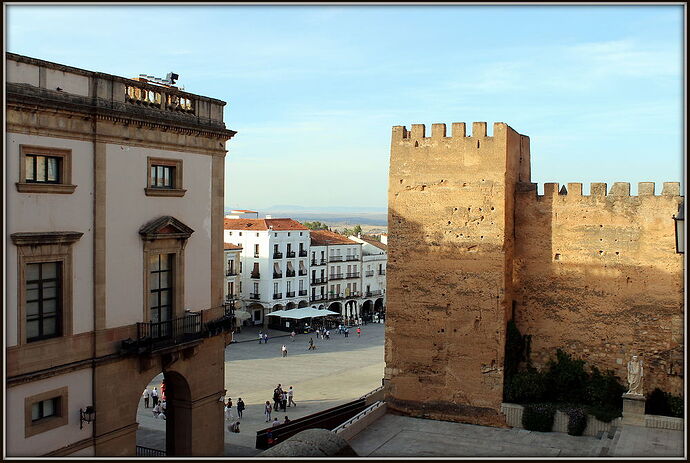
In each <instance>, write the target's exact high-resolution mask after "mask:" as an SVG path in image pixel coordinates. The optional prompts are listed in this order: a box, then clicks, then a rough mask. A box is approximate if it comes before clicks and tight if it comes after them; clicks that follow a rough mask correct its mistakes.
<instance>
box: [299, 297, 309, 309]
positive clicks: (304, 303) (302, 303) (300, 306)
mask: <svg viewBox="0 0 690 463" xmlns="http://www.w3.org/2000/svg"><path fill="white" fill-rule="evenodd" d="M308 305H309V302H307V301H306V300H304V299H302V300H301V301H299V304H297V307H299V308H302V307H306V306H308Z"/></svg>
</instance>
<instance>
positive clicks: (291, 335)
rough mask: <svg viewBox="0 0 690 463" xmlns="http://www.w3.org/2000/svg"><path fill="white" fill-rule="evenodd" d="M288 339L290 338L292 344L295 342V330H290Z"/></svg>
mask: <svg viewBox="0 0 690 463" xmlns="http://www.w3.org/2000/svg"><path fill="white" fill-rule="evenodd" d="M290 337H291V338H292V342H295V330H292V333H290Z"/></svg>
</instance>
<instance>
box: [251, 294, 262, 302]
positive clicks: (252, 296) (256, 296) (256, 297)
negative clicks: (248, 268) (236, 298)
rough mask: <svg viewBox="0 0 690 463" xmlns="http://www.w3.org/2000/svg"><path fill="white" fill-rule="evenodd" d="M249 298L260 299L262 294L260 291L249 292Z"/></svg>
mask: <svg viewBox="0 0 690 463" xmlns="http://www.w3.org/2000/svg"><path fill="white" fill-rule="evenodd" d="M249 299H254V300H257V301H258V300H259V299H261V296H260V295H259V293H249Z"/></svg>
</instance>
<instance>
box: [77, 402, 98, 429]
mask: <svg viewBox="0 0 690 463" xmlns="http://www.w3.org/2000/svg"><path fill="white" fill-rule="evenodd" d="M94 421H96V410H94V408H93V406H91V405H89V406H87V407H86V410H84V409H81V408H80V409H79V429H82V428H83V427H84V423H85V422H86V423H93V422H94Z"/></svg>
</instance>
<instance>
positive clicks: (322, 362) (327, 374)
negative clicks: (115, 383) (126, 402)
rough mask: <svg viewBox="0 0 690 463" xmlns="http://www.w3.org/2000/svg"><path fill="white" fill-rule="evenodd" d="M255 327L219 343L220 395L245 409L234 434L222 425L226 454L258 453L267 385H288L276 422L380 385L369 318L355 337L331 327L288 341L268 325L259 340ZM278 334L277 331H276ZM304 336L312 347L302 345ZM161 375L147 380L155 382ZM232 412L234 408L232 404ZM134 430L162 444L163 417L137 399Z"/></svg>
mask: <svg viewBox="0 0 690 463" xmlns="http://www.w3.org/2000/svg"><path fill="white" fill-rule="evenodd" d="M258 332H259V328H244V329H243V330H242V332H241V333H236V334H235V337H234V339H235V340H236V341H239V342H236V343H233V344H230V345H229V346H228V347H227V348H226V349H225V388H226V389H227V394H226V398H227V397H230V398H232V401H233V404H234V405H236V404H237V399H238V398H239V397H241V398H242V400H243V401H244V403H245V405H246V407H247V408H246V409H245V411H244V414H243V419H242V420H241V424H240V430H241V432H240V433H239V434H237V433H231V432H229V431H227V429H226V430H225V455H226V456H252V455H257V454H258V453H260V451H259V450H256V449H255V443H256V431H258V430H260V429H263V428H265V427H268V426H269V423H266V422H265V417H264V413H263V407H264V404H265V402H266V401H267V400H269V401H270V402H271V404H273V389H274V388H275V387H276V386H277V385H278V383H280V384H282V385H283V387H284V388H285V389H287V388H288V387H289V386H292V387H293V389H294V391H295V396H294V400H295V403H296V404H297V407H290V408H288V409H287V411H286V412H282V411H278V412H275V411H274V412H273V416H272V417H276V416H277V417H278V418H279V419H280V420H281V422H282V421H283V419H284V418H285V415H287V416H288V417H289V418H290V419H296V418H300V417H302V416H306V415H310V414H312V413H315V412H318V411H321V410H324V409H327V408H330V407H334V406H336V405H340V404H343V403H346V402H350V401H352V400H355V399H357V398H359V397H361V396H363V395H364V394H366V393H368V392H371V391H372V390H373V389H376V388H377V387H379V386H381V379H382V378H383V369H384V360H383V336H384V325H383V324H378V323H373V324H368V325H366V326H362V336H361V337H360V338H357V333H356V332H355V330H354V329H350V335H349V337H348V338H345V337H344V335H339V334H336V333H335V330H331V339H330V340H329V341H326V340H322V339H318V340H317V339H316V336H315V335H313V334H308V335H307V334H299V335H297V336H295V341H294V342H292V341H291V339H290V337H289V335H288V336H286V334H287V333H285V332H282V331H277V330H268V335H269V340H268V344H263V343H262V344H259V342H258ZM280 336H282V337H280ZM309 338H313V339H314V343H315V344H316V346H317V348H316V350H315V351H307V345H308V343H309ZM283 344H285V345H286V346H287V348H288V356H287V357H286V358H282V357H281V349H280V348H281V346H282V345H283ZM162 379H163V375H162V374H160V375H158V376H157V377H156V378H154V379H153V381H152V382H151V385H150V387H151V388H153V386H157V387H159V389H160V383H161V381H162ZM235 412H236V409H235ZM137 420H138V421H139V430H138V431H137V445H142V446H144V447H150V448H156V449H165V422H164V421H163V420H158V419H155V418H153V416H152V413H151V409H145V408H144V406H143V399H142V400H141V402H140V405H139V410H138V413H137Z"/></svg>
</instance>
